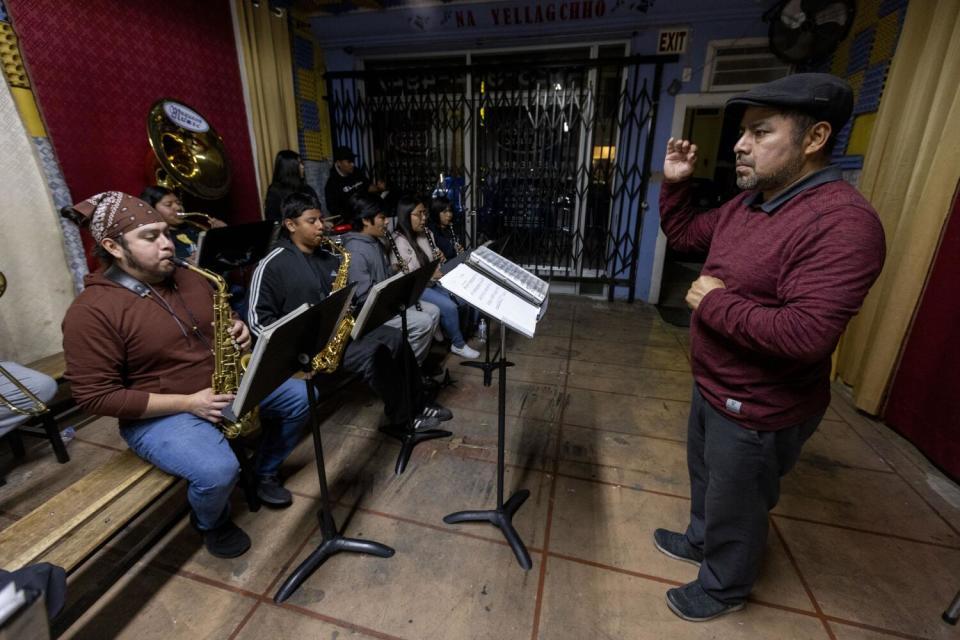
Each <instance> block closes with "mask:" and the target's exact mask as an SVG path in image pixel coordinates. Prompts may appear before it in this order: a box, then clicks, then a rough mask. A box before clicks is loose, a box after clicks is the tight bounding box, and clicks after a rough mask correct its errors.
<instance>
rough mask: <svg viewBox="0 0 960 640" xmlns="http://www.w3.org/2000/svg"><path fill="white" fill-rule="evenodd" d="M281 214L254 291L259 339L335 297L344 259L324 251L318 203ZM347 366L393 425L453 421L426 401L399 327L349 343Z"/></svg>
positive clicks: (297, 203)
mask: <svg viewBox="0 0 960 640" xmlns="http://www.w3.org/2000/svg"><path fill="white" fill-rule="evenodd" d="M281 212H282V214H283V226H282V227H281V237H280V239H278V240H277V243H276V245H274V248H273V250H272V251H270V253H268V254H267V255H266V257H264V258H263V260H261V261H260V263H259V264H258V265H257V268H256V270H255V271H254V273H253V279H252V281H251V285H250V304H249V309H250V311H249V314H248V322H249V326H250V329H251V331H253V334H254V335H259V334H260V332H261V331H262V330H263V328H264V327H266V326H267V325H269V324H271V323H273V322H275V321H277V320H278V319H280V318H282V317H283V316H284V315H286V314H288V313H290V312H291V311H293V310H294V309H296V308H297V307H299V306H300V305H302V304H303V303H308V304H317V303H319V302H320V301H321V300H323V299H324V298H326V297H327V296H328V295H330V293H332V291H333V283H334V280H335V279H336V276H337V273H338V271H339V269H340V266H341V265H340V256H339V255H335V254H333V253H331V252H330V251H328V250H327V248H326V247H325V246H324V245H325V239H324V224H323V214H322V213H321V211H320V204H319V203H318V202H317V201H316V198H313V197H312V196H310V195H308V194H305V193H292V194H290V195H288V196H287V197H285V198H284V200H283V204H282V206H281ZM352 263H353V259H351V266H352ZM342 366H343V368H344V369H345V370H347V371H350V372H352V373H359V374H361V375H362V376H363V378H364V380H365V381H366V382H367V384H368V385H369V386H370V389H371V390H373V392H374V393H375V394H377V395H378V396H379V397H380V398H381V399H382V400H383V410H384V413H385V414H386V417H387V421H388V422H390V423H391V424H399V425H402V424H406V423H407V422H408V421H409V419H410V418H411V417H412V418H413V427H414V428H415V429H418V430H420V429H435V428H436V427H437V426H439V424H440V421H442V420H450V419H451V418H453V414H452V413H451V412H450V411H449V410H448V409H446V408H444V407H441V406H440V405H437V404H428V403H427V402H426V401H425V398H424V394H423V389H422V386H421V382H420V368H419V365H418V364H417V358H416V356H415V355H414V353H413V350H412V349H411V348H410V345H409V344H407V342H406V341H405V340H404V339H403V335H402V334H401V332H400V330H399V329H397V328H396V327H393V326H388V325H386V324H384V325H381V326H379V327H377V328H376V329H374V330H373V331H371V332H369V333H367V334H366V335H365V336H363V337H362V338H360V339H359V340H356V341H352V340H351V341H350V342H348V343H347V346H346V348H345V351H344V353H343V362H342ZM404 380H406V384H403V381H404ZM405 389H406V390H407V391H408V392H409V395H407V396H405V395H404V390H405Z"/></svg>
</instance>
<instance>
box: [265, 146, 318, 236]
mask: <svg viewBox="0 0 960 640" xmlns="http://www.w3.org/2000/svg"><path fill="white" fill-rule="evenodd" d="M303 176H304V173H303V161H302V160H301V159H300V154H298V153H297V152H296V151H290V150H289V149H283V150H282V151H279V152H277V157H276V159H275V160H274V161H273V180H272V181H271V182H270V186H269V187H268V188H267V197H266V201H265V202H264V204H263V215H264V217H265V218H266V219H267V220H276V221H277V222H281V221H282V219H283V214H282V213H281V211H280V206H281V204H282V203H283V199H284V198H285V197H286V196H287V195H289V194H291V193H293V192H294V191H302V192H303V193H306V194H308V195H311V196H313V198H314V200H316V199H317V192H316V191H314V190H313V187H311V186H310V185H308V184H307V183H306V181H305V180H304V178H303Z"/></svg>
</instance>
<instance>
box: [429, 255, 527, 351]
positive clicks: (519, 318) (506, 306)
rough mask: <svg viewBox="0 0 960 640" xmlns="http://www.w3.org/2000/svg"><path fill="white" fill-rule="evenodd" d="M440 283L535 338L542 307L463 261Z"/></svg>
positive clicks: (517, 329)
mask: <svg viewBox="0 0 960 640" xmlns="http://www.w3.org/2000/svg"><path fill="white" fill-rule="evenodd" d="M440 283H441V284H442V285H443V286H444V288H445V289H446V290H447V291H449V292H450V293H453V294H454V295H457V296H460V297H461V298H463V299H464V300H466V301H467V302H468V303H470V304H471V305H472V306H474V307H476V308H477V309H479V310H480V311H481V312H483V313H485V314H487V315H488V316H490V317H492V318H496V319H497V320H499V321H501V322H503V323H504V324H505V325H507V326H508V327H510V328H511V329H513V330H514V331H516V332H518V333H521V334H523V335H525V336H526V337H528V338H532V337H533V335H534V332H535V331H536V329H537V320H538V319H539V318H538V315H539V312H540V307H538V306H537V305H534V304H531V303H530V302H528V301H526V300H524V299H523V298H521V297H520V296H518V295H516V294H514V293H512V292H510V291H508V290H507V289H505V288H504V287H503V286H501V285H500V284H498V283H497V282H496V281H495V280H492V279H491V278H489V277H487V276H486V275H484V274H482V273H480V272H479V271H477V270H476V269H471V268H470V267H468V266H467V265H465V264H461V265H459V266H458V267H457V268H456V269H454V270H453V271H451V272H450V273H448V274H446V275H445V276H443V277H442V278H440Z"/></svg>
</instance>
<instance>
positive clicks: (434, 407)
mask: <svg viewBox="0 0 960 640" xmlns="http://www.w3.org/2000/svg"><path fill="white" fill-rule="evenodd" d="M420 416H421V417H425V418H436V419H437V420H439V421H440V422H446V421H447V420H453V412H452V411H450V409H447V408H446V407H444V406H442V405H439V404H437V403H436V402H428V403H427V406H426V407H424V409H423V411H422V412H420Z"/></svg>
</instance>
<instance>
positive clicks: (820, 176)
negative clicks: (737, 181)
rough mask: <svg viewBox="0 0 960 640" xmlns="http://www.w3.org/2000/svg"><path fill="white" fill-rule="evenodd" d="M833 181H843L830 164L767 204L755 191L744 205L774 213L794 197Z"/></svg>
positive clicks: (837, 169) (840, 170) (759, 193)
mask: <svg viewBox="0 0 960 640" xmlns="http://www.w3.org/2000/svg"><path fill="white" fill-rule="evenodd" d="M835 180H843V170H842V169H841V168H840V167H839V166H837V165H835V164H832V165H830V166H827V167H824V168H823V169H818V170H817V171H814V172H813V173H811V174H809V175H808V176H807V177H805V178H804V179H803V180H800V181H799V182H796V183H794V184H793V186H791V187H790V188H789V189H787V190H786V191H783V192H781V193H779V194H777V195H776V196H775V197H773V198H771V199H770V200H769V201H767V202H763V193H762V192H760V191H757V192H756V193H754V194H753V195H752V196H750V197H749V198H747V199H746V200H745V201H744V204H746V205H747V206H750V207H753V208H755V209H756V208H760V209H762V210H763V211H764V212H765V213H775V212H776V210H777V209H779V208H780V207H782V206H783V205H784V204H786V203H787V202H789V201H790V200H791V199H792V198H793V197H794V196H797V195H799V194H801V193H803V192H804V191H806V190H807V189H812V188H813V187H816V186H819V185H821V184H826V183H827V182H833V181H835Z"/></svg>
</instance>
